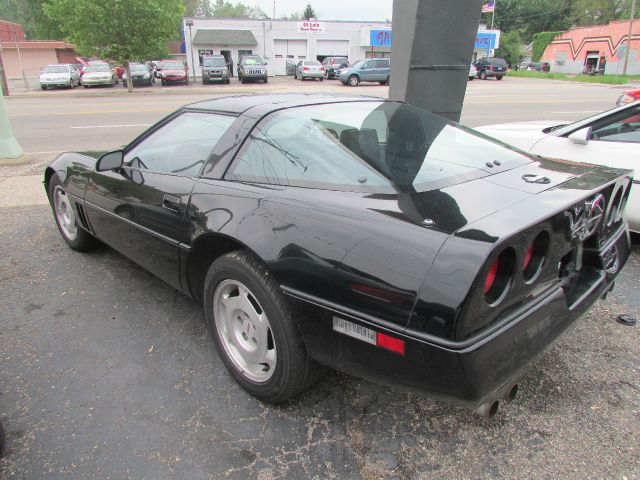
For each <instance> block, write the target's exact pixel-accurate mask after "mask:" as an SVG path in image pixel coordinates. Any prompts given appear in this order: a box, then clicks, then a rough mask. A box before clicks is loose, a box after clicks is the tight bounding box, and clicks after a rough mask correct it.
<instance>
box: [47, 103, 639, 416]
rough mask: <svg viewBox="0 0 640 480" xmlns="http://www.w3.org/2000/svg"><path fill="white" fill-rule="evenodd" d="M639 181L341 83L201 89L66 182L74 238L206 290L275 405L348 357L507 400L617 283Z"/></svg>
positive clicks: (377, 370)
mask: <svg viewBox="0 0 640 480" xmlns="http://www.w3.org/2000/svg"><path fill="white" fill-rule="evenodd" d="M477 152H482V153H483V154H482V155H480V156H479V155H477ZM631 180H632V178H631V176H630V172H629V171H623V170H615V169H611V168H603V167H599V166H595V165H582V164H577V163H563V162H561V161H555V160H547V159H543V158H541V157H538V156H529V155H527V154H525V153H523V152H521V151H519V150H515V149H511V148H508V147H506V146H505V145H504V144H500V143H497V142H493V141H491V140H490V139H488V138H487V137H486V136H483V135H480V134H477V133H475V132H474V131H473V130H470V129H467V128H464V127H461V126H459V125H457V124H455V123H452V122H450V121H447V120H446V119H444V118H441V117H438V116H436V115H433V114H430V113H427V112H425V111H422V110H419V109H417V108H414V107H411V106H408V105H406V104H404V103H401V102H395V101H386V100H381V99H377V98H366V97H346V96H329V95H262V96H238V97H230V98H220V99H215V100H208V101H203V102H198V103H195V104H192V105H188V106H186V107H183V108H181V109H180V110H178V111H177V112H175V113H174V114H172V115H170V116H169V117H167V118H165V119H163V120H161V121H160V122H159V123H158V124H156V125H155V126H153V127H151V128H150V129H149V130H148V131H146V132H145V133H143V134H142V135H141V136H139V137H138V138H136V139H135V140H134V141H133V142H132V143H131V144H129V145H128V146H127V147H126V148H124V149H123V150H118V151H114V152H110V153H106V154H103V155H101V156H100V155H98V154H96V153H95V152H93V153H85V154H82V153H66V154H63V155H61V156H60V157H58V158H57V159H56V160H55V161H54V162H53V163H52V164H51V165H50V166H49V167H48V168H47V169H46V172H45V176H44V184H45V188H46V191H47V193H48V196H49V199H50V202H51V205H52V208H53V212H54V218H55V221H56V223H57V226H58V229H59V230H60V233H61V235H62V238H63V239H64V241H65V242H66V243H67V244H68V245H69V246H70V247H71V248H73V249H76V250H80V251H84V250H88V249H90V248H92V247H94V246H95V245H96V244H97V243H98V240H100V241H102V242H104V243H106V244H108V245H110V246H111V247H113V248H114V249H116V250H118V251H119V252H121V253H122V254H124V255H126V256H128V257H129V258H131V259H133V260H134V261H135V262H137V263H138V264H140V265H141V266H142V267H144V268H146V269H148V270H149V271H150V272H152V273H154V274H155V275H157V276H158V277H160V278H162V279H163V280H165V281H166V282H168V283H169V284H170V285H172V286H174V287H175V288H176V289H178V290H181V291H183V292H184V293H186V294H187V295H190V296H192V297H194V298H196V299H199V300H203V301H204V308H205V313H206V321H207V325H208V326H209V328H210V331H211V334H212V337H213V341H214V343H215V345H216V347H217V350H218V352H219V354H220V357H221V358H222V361H223V362H224V363H225V365H226V366H227V368H228V369H229V371H230V372H231V374H232V375H233V376H234V377H235V379H236V380H237V381H238V382H239V383H240V385H242V386H243V387H244V388H245V389H246V390H247V391H248V392H250V393H251V394H252V395H254V396H256V397H257V398H259V399H261V400H264V401H267V402H278V401H282V400H285V399H287V398H289V397H291V396H292V395H295V394H297V393H299V392H300V391H302V390H303V389H304V388H305V387H307V386H308V385H310V384H311V383H313V382H314V381H315V380H316V379H318V378H319V377H320V376H321V375H322V373H323V371H324V367H325V366H328V367H332V368H336V369H339V370H343V371H345V372H349V373H352V374H354V375H358V376H362V377H365V378H371V379H374V380H377V381H381V382H385V383H389V384H392V385H397V386H401V387H404V388H408V389H412V390H416V391H419V392H424V393H428V394H430V395H433V396H435V397H437V398H441V399H446V400H450V401H454V402H458V403H460V404H462V405H466V406H468V407H472V408H480V409H481V410H482V411H484V412H489V413H491V412H494V411H495V409H496V408H497V401H498V400H499V399H500V398H503V397H504V396H509V395H512V394H513V393H514V392H515V387H514V385H515V384H516V383H517V382H518V379H519V378H520V377H521V376H523V375H524V374H525V373H526V371H527V370H528V369H529V368H530V367H531V366H532V364H533V362H534V361H535V360H536V359H537V358H538V357H539V356H540V355H541V354H542V353H543V352H544V351H545V350H546V349H547V348H548V347H549V346H550V345H551V344H553V343H554V342H555V341H556V340H557V339H558V338H559V337H560V336H561V334H562V333H563V332H564V331H565V330H566V329H567V328H568V327H570V326H571V325H572V324H573V323H574V322H575V321H576V320H577V319H578V318H579V317H581V316H582V315H583V314H584V313H585V312H586V311H587V309H588V308H589V307H590V306H591V305H592V304H593V303H594V302H595V301H596V300H597V299H599V298H600V297H601V296H603V295H605V294H606V293H607V292H608V291H609V290H610V289H611V288H612V287H613V282H614V280H615V277H616V275H617V274H618V272H619V270H620V269H621V268H622V266H623V265H624V264H625V262H626V260H627V257H628V255H629V249H630V246H629V236H628V229H627V224H626V222H625V221H624V219H623V216H622V210H623V209H624V205H625V201H626V198H627V196H628V193H629V189H630V188H631ZM84 266H85V265H83V268H84ZM70 268H73V266H70ZM78 268H80V267H78ZM141 287H142V286H141ZM577 374H579V372H577Z"/></svg>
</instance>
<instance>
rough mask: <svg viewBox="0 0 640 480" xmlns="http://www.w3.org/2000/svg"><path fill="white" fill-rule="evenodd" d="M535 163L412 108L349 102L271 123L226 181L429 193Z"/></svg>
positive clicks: (282, 115)
mask: <svg viewBox="0 0 640 480" xmlns="http://www.w3.org/2000/svg"><path fill="white" fill-rule="evenodd" d="M479 152H481V154H478V153H479ZM493 162H495V163H493ZM529 162H531V159H530V158H529V157H528V156H526V155H524V154H523V152H520V151H519V150H516V149H515V148H511V147H507V146H505V145H504V144H501V143H499V142H496V141H494V140H492V139H490V138H489V137H486V136H484V135H482V134H480V133H478V132H474V131H473V130H470V129H467V128H465V127H462V126H459V125H457V124H455V123H453V122H449V121H448V120H446V119H444V118H442V117H439V116H437V115H433V114H430V113H428V112H425V111H422V110H419V109H416V108H414V107H411V106H408V105H406V104H403V103H397V102H350V103H342V104H328V105H314V106H304V107H298V108H290V109H286V110H282V111H280V112H276V113H273V114H271V115H269V116H267V117H266V118H265V119H264V120H263V121H262V122H261V123H260V124H259V125H258V126H257V127H256V128H255V129H254V131H253V132H252V134H251V136H250V141H249V142H247V143H246V144H245V147H243V150H242V151H241V152H240V153H239V154H238V156H237V157H236V160H235V161H234V163H233V165H232V166H231V168H230V170H229V173H228V175H227V178H229V179H231V180H241V181H251V182H257V183H270V184H276V185H290V186H302V187H310V188H325V189H334V190H348V191H368V192H422V191H427V190H432V189H435V188H442V187H444V186H449V185H454V184H458V183H462V182H465V181H467V180H472V179H475V178H480V177H484V176H487V175H491V174H493V173H497V172H499V171H504V170H505V169H509V168H513V167H515V166H519V165H524V164H526V163H529ZM487 163H489V164H490V166H488V165H487Z"/></svg>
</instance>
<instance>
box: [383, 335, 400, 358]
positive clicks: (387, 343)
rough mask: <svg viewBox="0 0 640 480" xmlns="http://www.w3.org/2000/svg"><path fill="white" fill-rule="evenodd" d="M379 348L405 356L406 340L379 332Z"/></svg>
mask: <svg viewBox="0 0 640 480" xmlns="http://www.w3.org/2000/svg"><path fill="white" fill-rule="evenodd" d="M377 340H378V346H379V347H380V348H385V349H387V350H390V351H392V352H394V353H398V354H400V355H404V340H400V339H399V338H395V337H391V336H389V335H386V334H384V333H380V332H378V337H377Z"/></svg>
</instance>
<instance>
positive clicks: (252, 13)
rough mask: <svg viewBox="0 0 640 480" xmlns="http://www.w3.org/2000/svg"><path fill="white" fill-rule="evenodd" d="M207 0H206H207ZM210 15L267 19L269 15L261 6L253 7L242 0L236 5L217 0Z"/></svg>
mask: <svg viewBox="0 0 640 480" xmlns="http://www.w3.org/2000/svg"><path fill="white" fill-rule="evenodd" d="M205 1H206V0H205ZM210 16H213V17H222V18H251V19H262V20H264V19H266V18H269V16H268V15H267V14H266V13H265V12H264V11H263V10H262V9H261V8H260V7H251V6H249V5H245V4H244V3H242V2H238V3H236V4H235V5H234V4H233V3H230V2H225V1H224V0H216V3H215V4H214V5H213V8H212V13H211V15H210Z"/></svg>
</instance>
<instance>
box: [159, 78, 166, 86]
mask: <svg viewBox="0 0 640 480" xmlns="http://www.w3.org/2000/svg"><path fill="white" fill-rule="evenodd" d="M160 83H162V86H163V87H164V86H165V85H166V84H167V82H165V81H164V79H163V80H160Z"/></svg>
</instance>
